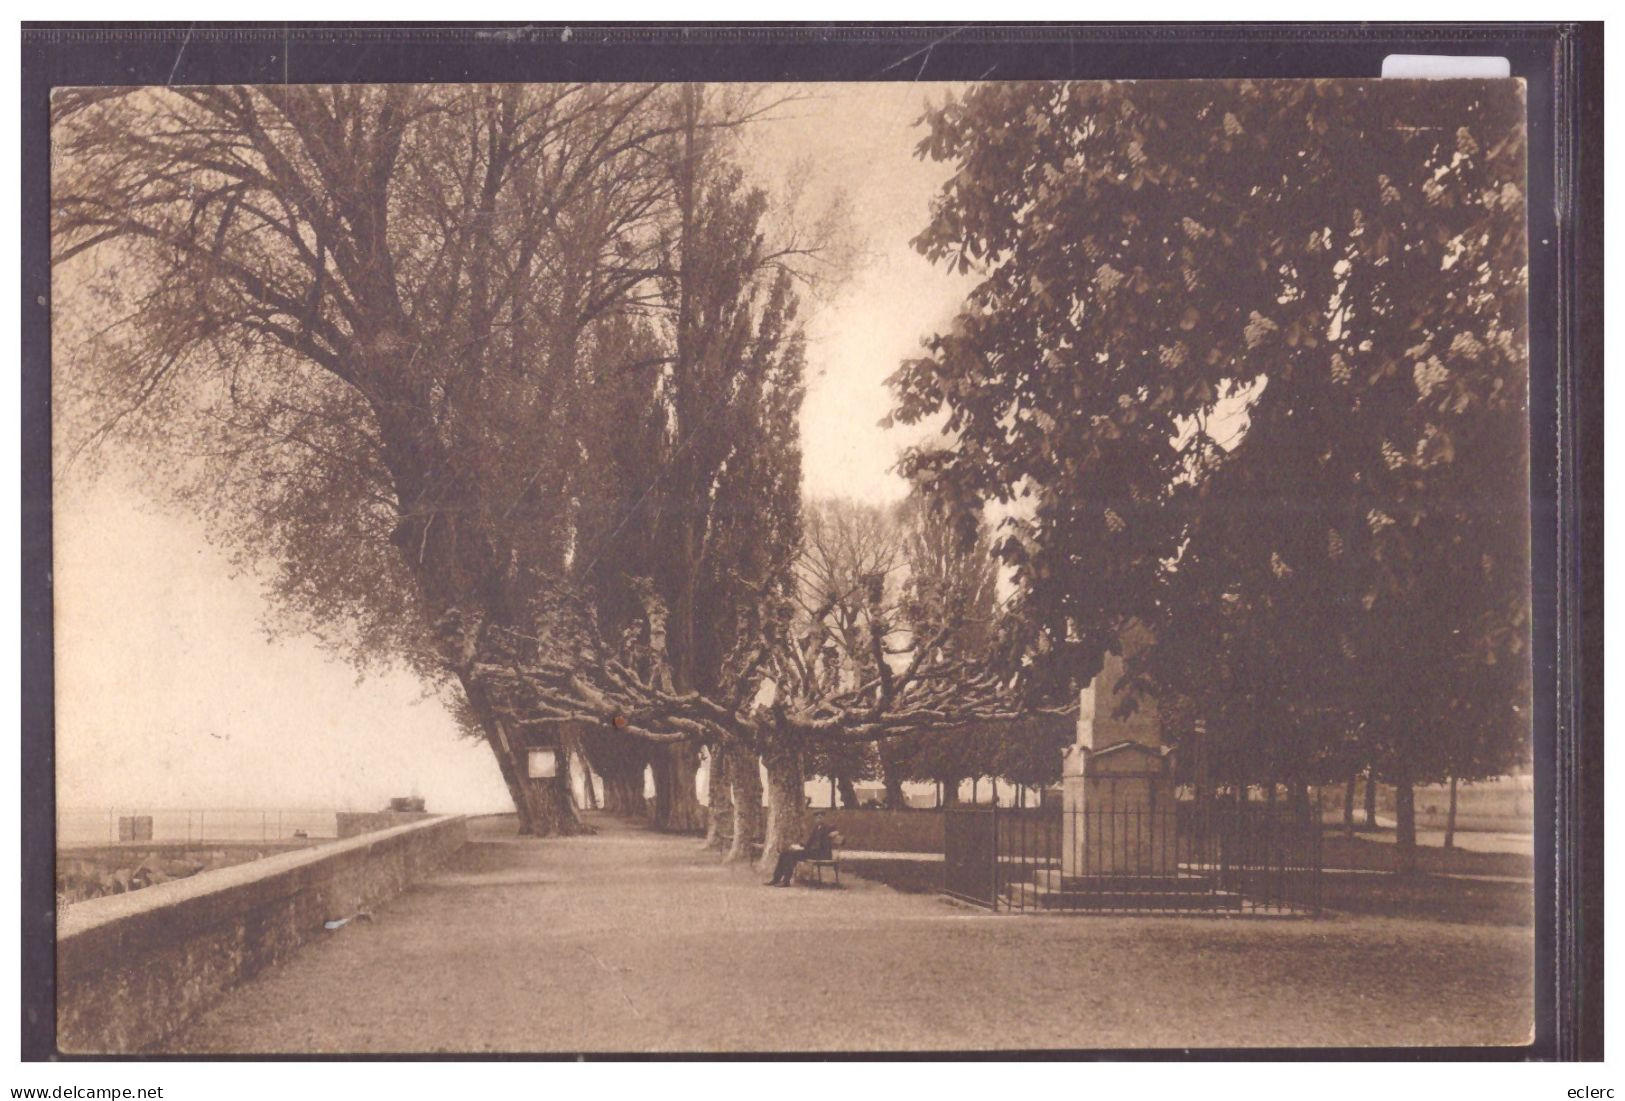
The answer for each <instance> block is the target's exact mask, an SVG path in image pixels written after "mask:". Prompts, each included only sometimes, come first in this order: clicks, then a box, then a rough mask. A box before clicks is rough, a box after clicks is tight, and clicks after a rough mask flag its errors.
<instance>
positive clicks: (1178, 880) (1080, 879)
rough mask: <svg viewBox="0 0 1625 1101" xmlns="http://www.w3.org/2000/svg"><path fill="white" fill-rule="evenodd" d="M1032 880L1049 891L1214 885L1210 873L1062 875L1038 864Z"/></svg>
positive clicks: (1200, 889) (1197, 890)
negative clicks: (1038, 866)
mask: <svg viewBox="0 0 1625 1101" xmlns="http://www.w3.org/2000/svg"><path fill="white" fill-rule="evenodd" d="M1033 883H1034V884H1035V885H1037V886H1039V887H1043V888H1046V889H1048V890H1051V891H1125V892H1126V891H1161V892H1167V893H1175V892H1191V893H1197V894H1200V893H1204V892H1207V891H1211V890H1212V889H1213V877H1212V876H1209V875H1180V874H1173V875H1089V876H1073V875H1062V874H1061V871H1060V869H1059V868H1039V869H1036V870H1035V871H1034V872H1033Z"/></svg>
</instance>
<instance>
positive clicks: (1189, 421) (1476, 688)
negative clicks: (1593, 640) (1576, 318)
mask: <svg viewBox="0 0 1625 1101" xmlns="http://www.w3.org/2000/svg"><path fill="white" fill-rule="evenodd" d="M926 59H927V60H929V53H928V51H927V55H926ZM903 68H904V69H905V70H906V71H904V72H903V73H902V77H901V79H898V78H897V76H896V74H886V75H884V76H882V77H881V78H880V79H879V80H876V81H856V82H829V83H817V82H787V81H779V82H744V81H733V80H716V81H706V82H700V81H693V80H690V81H680V82H674V83H653V82H604V81H585V82H579V83H538V82H529V83H455V82H453V83H370V82H369V83H326V84H320V83H289V82H284V83H281V84H262V83H251V84H217V83H187V82H185V81H184V80H177V81H172V82H171V83H170V84H168V85H160V84H139V85H134V86H128V87H124V86H107V87H83V86H63V87H56V88H54V89H52V92H51V95H50V164H49V177H50V180H49V190H50V195H49V209H50V226H49V253H50V255H49V261H50V269H51V282H50V295H49V341H50V402H51V424H50V430H51V442H50V454H51V494H52V499H51V524H52V531H53V535H54V547H53V560H52V580H51V584H52V594H51V600H52V602H53V605H54V610H53V613H52V615H53V617H54V618H53V621H52V622H53V630H54V651H53V652H54V667H55V688H54V692H55V700H54V706H55V732H54V761H55V764H54V769H55V774H54V805H55V811H54V821H55V839H54V849H55V852H54V858H55V872H56V881H55V883H56V886H55V988H54V989H55V991H56V993H55V998H56V1001H55V1029H56V1044H57V1047H58V1049H59V1050H60V1051H61V1052H62V1053H63V1054H65V1055H70V1056H71V1055H78V1056H109V1055H151V1056H184V1057H187V1058H209V1057H219V1056H241V1055H249V1056H255V1057H262V1056H335V1055H356V1054H369V1053H370V1054H393V1055H407V1054H419V1055H429V1054H435V1055H480V1054H510V1055H525V1054H537V1055H540V1054H549V1053H552V1054H560V1053H606V1054H616V1053H618V1054H625V1055H631V1054H642V1053H668V1054H679V1053H688V1054H699V1055H705V1056H722V1055H729V1054H742V1053H804V1054H820V1053H823V1054H833V1055H840V1054H847V1055H854V1054H857V1053H875V1052H894V1053H937V1054H950V1053H976V1052H979V1053H987V1054H996V1053H1001V1052H1005V1053H1018V1052H1025V1053H1034V1052H1077V1051H1170V1050H1184V1051H1187V1052H1188V1051H1190V1050H1192V1049H1196V1050H1202V1051H1214V1050H1225V1049H1236V1050H1242V1049H1245V1050H1260V1049H1263V1050H1266V1051H1269V1050H1286V1049H1296V1048H1326V1049H1378V1048H1380V1049H1388V1048H1401V1047H1403V1048H1424V1049H1456V1048H1488V1049H1495V1048H1506V1049H1511V1048H1520V1047H1524V1046H1526V1045H1529V1044H1530V1043H1531V1042H1532V1041H1533V1040H1534V1038H1535V1034H1536V1023H1537V984H1538V979H1537V976H1538V973H1539V972H1538V968H1537V956H1536V932H1535V931H1536V924H1537V922H1536V912H1537V907H1536V886H1535V885H1536V880H1537V874H1538V865H1539V862H1540V860H1541V859H1543V858H1542V857H1541V855H1540V850H1539V847H1538V846H1537V844H1536V832H1537V831H1536V782H1535V776H1536V766H1537V759H1538V755H1537V753H1536V749H1535V738H1534V733H1533V731H1534V728H1535V723H1536V718H1535V716H1536V713H1537V706H1536V702H1535V699H1536V697H1535V691H1536V689H1535V679H1534V678H1535V669H1536V656H1535V655H1536V649H1535V648H1536V642H1535V625H1534V622H1533V619H1532V616H1533V612H1532V599H1533V596H1532V585H1531V576H1532V564H1531V555H1532V546H1531V528H1532V523H1533V520H1532V515H1531V467H1530V457H1531V442H1530V441H1531V359H1530V350H1529V336H1530V305H1529V302H1530V299H1529V272H1530V248H1531V241H1530V235H1529V214H1528V211H1529V204H1530V191H1529V187H1530V185H1529V158H1530V154H1529V133H1528V123H1527V113H1528V108H1527V104H1526V100H1527V99H1528V96H1529V87H1528V85H1526V82H1525V81H1524V80H1523V79H1521V78H1518V77H1504V78H1483V79H1456V80H1447V81H1423V80H1407V79H1352V78H1342V77H1339V78H1324V79H1285V78H1271V79H1224V80H1214V79H1184V80H1070V79H1057V80H1013V79H1001V78H999V77H998V76H997V75H996V74H995V75H994V76H993V77H990V78H988V79H983V80H976V81H968V80H967V81H938V80H932V79H930V75H929V73H927V74H926V78H925V79H909V78H910V77H912V76H914V75H915V74H914V72H913V70H914V69H915V68H919V69H920V71H921V72H924V71H925V69H924V64H923V62H921V60H920V59H919V57H914V58H913V60H910V61H908V62H907V63H906V64H905V65H904V66H903ZM1549 856H1550V852H1549V850H1548V852H1547V853H1546V857H1547V858H1549ZM46 905H47V907H49V900H46Z"/></svg>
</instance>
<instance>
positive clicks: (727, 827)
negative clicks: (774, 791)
mask: <svg viewBox="0 0 1625 1101" xmlns="http://www.w3.org/2000/svg"><path fill="white" fill-rule="evenodd" d="M707 756H708V757H709V759H710V768H709V769H708V770H707V773H706V777H707V778H706V784H705V802H706V819H707V821H706V825H705V847H706V848H707V849H709V850H710V851H712V852H719V853H720V852H727V851H728V846H729V843H730V842H731V841H732V840H733V837H732V833H731V831H732V830H733V825H734V813H733V785H732V782H731V781H730V780H729V779H728V764H729V755H728V753H727V752H726V751H725V750H723V748H722V747H721V746H712V747H711V749H710V751H709V753H708V754H707Z"/></svg>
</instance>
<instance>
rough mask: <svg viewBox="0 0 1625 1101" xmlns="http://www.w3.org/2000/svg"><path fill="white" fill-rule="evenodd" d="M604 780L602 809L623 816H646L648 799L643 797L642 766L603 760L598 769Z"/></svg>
mask: <svg viewBox="0 0 1625 1101" xmlns="http://www.w3.org/2000/svg"><path fill="white" fill-rule="evenodd" d="M598 774H599V775H600V776H602V777H603V780H604V809H605V810H606V811H608V812H609V813H610V814H614V815H619V816H621V817H625V818H644V817H647V816H648V813H649V806H648V801H647V800H646V799H644V797H643V766H642V765H638V766H637V767H636V768H631V767H628V766H625V765H622V764H610V763H608V762H605V763H604V765H603V766H601V767H600V768H599V770H598Z"/></svg>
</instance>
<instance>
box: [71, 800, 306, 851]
mask: <svg viewBox="0 0 1625 1101" xmlns="http://www.w3.org/2000/svg"><path fill="white" fill-rule="evenodd" d="M337 836H338V812H337V811H332V810H311V809H308V808H289V807H254V808H243V807H163V808H151V809H148V808H141V807H133V808H131V807H96V808H91V807H67V808H59V809H58V810H57V814H56V844H57V847H58V848H61V847H64V846H73V845H104V844H106V845H111V844H118V843H120V842H134V841H153V842H182V843H188V844H202V843H208V842H222V843H230V842H256V841H259V842H269V841H302V840H307V839H308V840H329V839H332V838H335V837H337Z"/></svg>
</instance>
